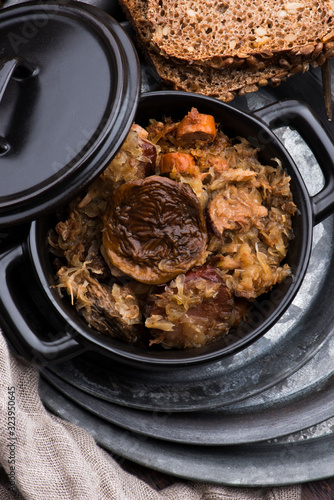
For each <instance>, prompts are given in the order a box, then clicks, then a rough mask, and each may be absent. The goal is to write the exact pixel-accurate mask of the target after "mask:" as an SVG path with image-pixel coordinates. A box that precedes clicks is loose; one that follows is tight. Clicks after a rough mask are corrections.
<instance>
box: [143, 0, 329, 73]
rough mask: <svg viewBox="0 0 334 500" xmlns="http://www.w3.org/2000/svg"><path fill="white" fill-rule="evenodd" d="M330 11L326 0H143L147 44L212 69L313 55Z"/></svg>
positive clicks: (323, 40) (325, 40) (324, 37)
mask: <svg viewBox="0 0 334 500" xmlns="http://www.w3.org/2000/svg"><path fill="white" fill-rule="evenodd" d="M333 14H334V4H333V3H331V2H329V1H328V0H321V1H319V0H297V1H287V0H238V1H237V2H231V1H227V0H225V1H224V2H222V1H221V0H200V1H199V0H147V20H148V23H149V28H150V45H151V46H152V48H153V49H154V50H156V51H157V52H158V53H160V54H161V55H163V56H165V57H170V58H174V59H178V60H179V61H180V62H184V63H196V64H204V65H206V66H212V67H215V68H220V67H227V66H228V67H235V66H240V65H242V64H245V65H250V66H251V67H252V68H255V69H262V68H263V67H265V66H266V65H267V63H268V62H270V63H277V62H278V60H279V59H280V58H281V57H283V58H285V59H286V60H287V61H288V62H289V63H291V64H293V65H295V59H296V58H297V57H299V56H301V57H302V58H307V59H309V56H310V55H311V54H313V53H314V52H315V54H316V57H317V55H318V54H320V51H322V50H323V48H324V45H325V46H326V44H330V43H331V41H332V40H333V39H334V17H333ZM330 48H331V45H330V46H328V48H327V50H328V49H330ZM325 52H326V47H325ZM316 57H313V59H316Z"/></svg>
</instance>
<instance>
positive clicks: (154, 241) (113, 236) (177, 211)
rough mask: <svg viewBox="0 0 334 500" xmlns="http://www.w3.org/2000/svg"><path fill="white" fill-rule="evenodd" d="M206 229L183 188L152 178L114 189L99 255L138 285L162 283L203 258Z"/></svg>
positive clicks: (192, 196) (195, 201)
mask: <svg viewBox="0 0 334 500" xmlns="http://www.w3.org/2000/svg"><path fill="white" fill-rule="evenodd" d="M206 243H207V230H206V224H205V219H204V215H203V211H202V208H201V205H200V202H199V201H198V199H197V197H196V196H195V194H194V193H193V191H192V190H191V188H190V187H189V186H188V185H186V184H182V183H179V182H176V181H173V180H171V179H168V178H165V177H160V176H157V175H152V176H151V177H147V178H146V179H141V180H138V181H130V182H127V183H125V184H122V185H121V186H119V187H118V188H117V189H116V190H115V192H114V194H113V197H112V199H111V200H110V203H109V206H108V208H107V211H106V213H105V215H104V230H103V246H104V251H103V255H105V256H106V258H107V260H108V261H109V262H108V263H109V264H111V265H112V266H115V267H117V268H118V269H120V270H121V271H122V272H123V273H125V274H127V275H128V276H131V277H132V278H134V279H136V280H137V281H140V282H142V283H148V284H161V283H166V282H167V281H170V280H171V279H173V278H175V277H176V276H177V275H178V274H180V273H185V272H187V271H188V270H189V269H191V268H192V267H193V266H194V265H196V264H198V265H200V264H202V263H203V262H205V258H206Z"/></svg>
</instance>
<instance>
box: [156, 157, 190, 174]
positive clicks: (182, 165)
mask: <svg viewBox="0 0 334 500" xmlns="http://www.w3.org/2000/svg"><path fill="white" fill-rule="evenodd" d="M160 173H161V174H170V173H174V174H176V173H179V174H181V175H193V176H197V175H199V173H200V170H199V168H198V167H197V165H196V164H195V160H194V157H193V156H191V155H190V154H187V153H166V154H164V155H162V156H161V159H160Z"/></svg>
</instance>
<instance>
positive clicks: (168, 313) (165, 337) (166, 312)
mask: <svg viewBox="0 0 334 500" xmlns="http://www.w3.org/2000/svg"><path fill="white" fill-rule="evenodd" d="M148 304H149V305H148V314H147V319H146V322H145V325H146V327H148V328H150V329H151V334H152V336H153V340H152V341H151V344H162V345H163V346H164V347H166V348H172V347H174V348H177V349H185V348H189V347H199V346H203V345H206V344H209V343H211V342H213V341H215V340H217V339H219V338H220V337H222V336H224V335H225V334H226V333H227V332H228V331H229V329H230V328H231V325H232V324H234V323H235V316H234V314H233V313H234V300H233V297H232V295H231V293H230V291H229V290H228V288H227V286H226V285H225V283H224V281H223V279H222V277H221V274H220V273H219V271H218V270H217V269H216V268H214V267H211V266H209V265H206V266H203V267H200V268H195V269H193V270H191V271H189V272H188V273H187V274H185V275H184V274H182V275H180V276H178V277H177V278H176V279H175V280H173V281H172V282H171V283H169V284H168V285H166V286H165V287H164V288H163V287H157V289H156V290H155V291H154V293H152V294H151V295H150V297H149V299H148Z"/></svg>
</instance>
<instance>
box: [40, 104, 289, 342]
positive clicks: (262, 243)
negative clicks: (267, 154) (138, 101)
mask: <svg viewBox="0 0 334 500" xmlns="http://www.w3.org/2000/svg"><path fill="white" fill-rule="evenodd" d="M223 129H224V124H217V123H215V120H214V118H213V117H212V116H211V115H205V114H201V113H199V112H198V111H197V109H195V108H192V109H191V110H190V111H189V113H188V114H187V115H186V116H185V117H184V118H183V119H182V120H181V121H178V122H175V121H173V120H172V119H165V120H164V121H157V120H151V121H150V123H149V124H148V126H147V128H146V129H144V128H142V127H141V126H139V125H137V124H134V125H133V126H132V128H131V130H130V132H129V134H128V136H127V139H126V140H125V142H124V144H123V146H122V148H121V149H120V151H119V152H118V154H117V155H116V157H115V158H114V159H113V161H112V162H111V163H110V165H109V166H108V167H107V169H106V170H105V171H104V172H103V173H102V175H101V176H100V177H99V178H98V179H97V180H96V181H95V182H94V183H93V184H92V185H91V186H90V188H89V189H88V190H87V192H85V193H84V194H83V195H82V196H79V197H78V198H77V199H75V200H73V201H72V202H71V203H70V205H69V206H68V207H67V209H66V213H64V212H63V213H59V214H58V220H59V221H58V222H57V224H56V226H55V227H54V228H52V229H51V230H50V232H49V236H48V241H49V247H50V251H51V253H52V256H53V264H54V268H55V275H56V283H57V285H56V286H57V287H58V289H59V293H60V294H61V295H62V296H68V297H69V300H70V301H71V303H72V305H73V307H75V308H76V309H77V311H78V313H79V314H80V315H82V316H83V318H84V319H85V320H86V322H87V323H88V325H90V327H93V328H95V329H96V330H98V331H99V332H101V333H103V334H106V335H110V336H112V337H116V338H119V339H121V340H122V341H124V342H127V343H130V344H133V345H138V346H145V347H147V348H148V349H149V348H152V346H155V347H156V346H161V347H163V348H167V349H170V348H175V349H187V348H193V347H200V346H204V345H207V344H210V343H212V342H214V341H216V340H218V339H221V338H222V337H223V336H225V335H226V334H228V333H229V331H231V329H233V328H235V327H236V326H237V325H238V324H239V323H240V322H242V321H243V322H247V313H248V310H249V308H250V307H251V305H252V302H253V301H254V300H255V299H256V298H257V297H259V296H260V295H262V294H264V293H266V292H268V291H269V290H271V288H272V287H273V286H274V285H275V284H276V283H281V282H282V281H283V280H284V279H285V278H287V277H288V276H290V275H291V269H290V268H289V266H288V264H284V263H283V261H284V258H285V256H286V254H287V250H288V245H289V241H290V240H291V239H292V238H293V231H292V217H293V215H294V214H295V213H296V206H295V204H294V202H293V198H292V194H291V190H290V177H289V176H288V175H286V173H285V172H284V170H283V169H282V166H281V164H280V161H279V159H273V162H272V163H273V164H272V165H263V164H261V163H260V161H259V159H258V151H257V150H256V149H255V148H254V147H252V146H251V145H250V144H249V143H248V142H247V140H246V139H244V138H229V137H227V135H226V134H225V133H224V131H223Z"/></svg>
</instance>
